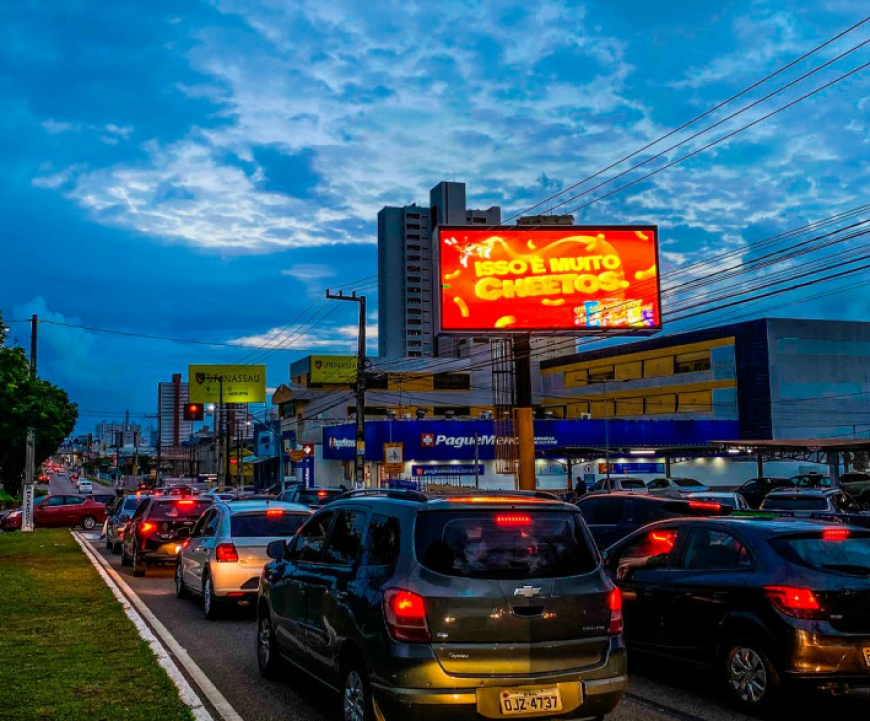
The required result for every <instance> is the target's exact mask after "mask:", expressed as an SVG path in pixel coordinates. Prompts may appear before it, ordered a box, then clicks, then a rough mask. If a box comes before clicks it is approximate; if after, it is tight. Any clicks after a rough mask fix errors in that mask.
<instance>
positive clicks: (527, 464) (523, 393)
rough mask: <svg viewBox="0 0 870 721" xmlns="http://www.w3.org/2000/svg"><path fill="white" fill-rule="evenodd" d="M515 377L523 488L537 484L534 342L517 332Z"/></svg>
mask: <svg viewBox="0 0 870 721" xmlns="http://www.w3.org/2000/svg"><path fill="white" fill-rule="evenodd" d="M513 351H514V377H515V378H516V389H517V400H516V407H515V408H514V418H515V419H516V434H517V443H518V445H519V460H520V465H519V486H520V490H523V491H534V490H535V489H536V488H537V479H536V478H535V422H534V419H533V417H532V345H531V337H530V336H529V335H518V336H514V339H513Z"/></svg>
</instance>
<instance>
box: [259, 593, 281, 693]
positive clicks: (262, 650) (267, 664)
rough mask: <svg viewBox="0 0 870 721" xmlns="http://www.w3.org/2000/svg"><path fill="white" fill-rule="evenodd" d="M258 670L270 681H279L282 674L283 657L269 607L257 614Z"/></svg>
mask: <svg viewBox="0 0 870 721" xmlns="http://www.w3.org/2000/svg"><path fill="white" fill-rule="evenodd" d="M257 668H259V669H260V676H262V677H263V678H265V679H268V680H269V681H277V680H278V677H279V675H280V673H281V657H280V656H279V655H278V651H277V648H276V646H275V629H273V628H272V619H271V617H270V616H269V609H268V607H266V608H262V609H260V612H259V614H257Z"/></svg>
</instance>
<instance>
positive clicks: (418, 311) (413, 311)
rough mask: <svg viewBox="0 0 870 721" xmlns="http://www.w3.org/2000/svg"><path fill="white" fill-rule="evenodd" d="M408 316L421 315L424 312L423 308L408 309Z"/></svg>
mask: <svg viewBox="0 0 870 721" xmlns="http://www.w3.org/2000/svg"><path fill="white" fill-rule="evenodd" d="M405 310H406V311H407V312H408V315H420V314H421V313H422V312H423V310H422V309H421V308H406V309H405Z"/></svg>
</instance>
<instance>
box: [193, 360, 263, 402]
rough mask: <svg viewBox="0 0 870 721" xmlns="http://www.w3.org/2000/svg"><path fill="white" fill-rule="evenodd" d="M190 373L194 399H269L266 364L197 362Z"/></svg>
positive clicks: (211, 400)
mask: <svg viewBox="0 0 870 721" xmlns="http://www.w3.org/2000/svg"><path fill="white" fill-rule="evenodd" d="M187 377H188V387H189V393H190V398H189V401H190V402H191V403H265V402H266V366H263V365H258V366H254V365H252V366H248V365H194V366H189V367H188V376H187Z"/></svg>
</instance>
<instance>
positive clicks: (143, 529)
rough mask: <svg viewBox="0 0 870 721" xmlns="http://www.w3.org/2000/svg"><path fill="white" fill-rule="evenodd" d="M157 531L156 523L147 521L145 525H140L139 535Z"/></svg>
mask: <svg viewBox="0 0 870 721" xmlns="http://www.w3.org/2000/svg"><path fill="white" fill-rule="evenodd" d="M156 530H157V525H156V524H154V523H148V521H145V523H140V524H139V533H151V532H152V531H156Z"/></svg>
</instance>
